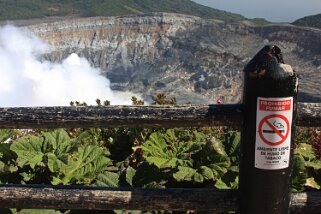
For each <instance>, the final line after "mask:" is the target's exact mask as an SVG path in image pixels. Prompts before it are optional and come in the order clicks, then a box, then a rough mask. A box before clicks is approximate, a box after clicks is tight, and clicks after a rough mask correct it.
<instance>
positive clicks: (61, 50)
mask: <svg viewBox="0 0 321 214" xmlns="http://www.w3.org/2000/svg"><path fill="white" fill-rule="evenodd" d="M27 27H28V28H29V29H30V30H32V31H33V32H35V33H36V34H37V35H38V36H40V37H41V38H42V39H44V40H45V41H47V42H48V43H50V44H51V45H52V47H53V49H52V52H51V53H48V54H46V55H44V56H43V57H44V58H45V59H48V60H50V61H61V60H62V59H64V58H66V57H67V56H68V55H69V54H71V53H77V54H79V55H80V56H84V57H86V58H87V59H88V60H89V61H90V62H91V63H92V65H93V66H95V67H99V68H100V69H101V70H102V72H103V74H104V75H105V76H106V77H107V78H109V79H110V80H111V83H112V88H113V89H116V90H130V91H132V92H136V93H141V94H143V96H144V97H145V99H147V100H148V99H149V98H150V96H151V95H155V94H156V93H160V92H164V93H166V94H167V95H169V96H176V97H177V98H178V101H180V102H181V103H186V102H192V103H215V102H216V100H217V99H218V98H222V99H224V100H225V102H228V103H234V102H239V101H240V100H241V94H242V70H243V67H244V65H245V64H246V63H247V62H248V61H249V60H250V59H251V57H253V56H254V54H255V53H256V52H257V51H258V50H260V49H261V48H262V47H263V46H264V45H265V44H266V43H269V42H271V43H273V44H276V45H279V46H280V47H281V48H282V50H283V53H284V59H285V61H286V62H287V63H288V64H291V65H292V66H293V67H294V69H295V70H296V71H297V72H298V73H299V74H300V75H301V86H300V90H301V91H302V95H303V96H302V97H303V99H305V100H307V99H317V100H318V99H319V98H320V97H321V91H320V90H319V88H320V86H321V81H320V80H321V30H318V29H312V28H304V27H297V26H293V25H267V26H257V25H254V24H253V23H250V22H245V21H243V22H238V23H224V22H222V21H218V20H205V19H201V18H198V17H193V16H186V15H178V14H166V13H153V14H145V15H137V16H125V17H95V18H81V19H69V20H63V21H57V22H48V23H46V22H44V23H41V24H34V25H28V26H27Z"/></svg>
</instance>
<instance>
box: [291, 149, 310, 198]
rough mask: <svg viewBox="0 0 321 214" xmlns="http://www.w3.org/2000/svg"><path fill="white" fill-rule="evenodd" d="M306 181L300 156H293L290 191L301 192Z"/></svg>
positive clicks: (303, 164)
mask: <svg viewBox="0 0 321 214" xmlns="http://www.w3.org/2000/svg"><path fill="white" fill-rule="evenodd" d="M306 179H307V172H306V168H305V161H304V158H303V157H302V155H301V154H295V155H294V165H293V172H292V191H293V192H302V191H303V190H304V185H305V183H306Z"/></svg>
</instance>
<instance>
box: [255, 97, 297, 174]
mask: <svg viewBox="0 0 321 214" xmlns="http://www.w3.org/2000/svg"><path fill="white" fill-rule="evenodd" d="M292 115H293V98H292V97H286V98H263V97H258V99H257V117H256V128H257V132H256V139H255V167H256V168H258V169H266V170H274V169H284V168H287V167H289V162H290V147H291V124H292Z"/></svg>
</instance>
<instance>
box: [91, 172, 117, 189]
mask: <svg viewBox="0 0 321 214" xmlns="http://www.w3.org/2000/svg"><path fill="white" fill-rule="evenodd" d="M95 185H96V186H105V187H118V186H119V174H117V173H113V172H108V171H105V172H104V173H100V174H99V175H98V176H97V179H96V184H95Z"/></svg>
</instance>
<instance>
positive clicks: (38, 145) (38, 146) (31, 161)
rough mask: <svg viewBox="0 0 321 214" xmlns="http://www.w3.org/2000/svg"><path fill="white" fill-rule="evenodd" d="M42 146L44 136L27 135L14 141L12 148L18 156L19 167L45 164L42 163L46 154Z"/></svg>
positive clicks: (33, 166)
mask: <svg viewBox="0 0 321 214" xmlns="http://www.w3.org/2000/svg"><path fill="white" fill-rule="evenodd" d="M42 146H43V138H41V137H37V136H33V135H27V136H24V137H22V138H19V139H18V140H16V141H14V142H13V143H12V145H11V146H10V149H11V150H12V151H14V152H15V153H16V154H17V156H18V158H17V164H18V166H19V167H23V166H24V165H29V166H30V167H31V168H32V169H34V168H35V166H36V165H40V166H44V164H43V163H42V159H43V156H44V153H43V152H42Z"/></svg>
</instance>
